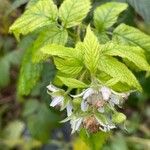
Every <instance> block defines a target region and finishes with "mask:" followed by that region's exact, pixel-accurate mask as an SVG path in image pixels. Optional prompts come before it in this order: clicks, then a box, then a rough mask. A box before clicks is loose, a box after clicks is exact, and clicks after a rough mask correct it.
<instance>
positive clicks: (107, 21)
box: [94, 2, 127, 31]
mask: <svg viewBox="0 0 150 150" xmlns="http://www.w3.org/2000/svg"><path fill="white" fill-rule="evenodd" d="M126 8H127V4H125V3H116V2H109V3H106V4H103V5H102V6H99V7H97V8H96V10H95V11H94V24H95V27H96V28H97V29H98V30H99V31H103V30H106V29H108V28H110V27H111V26H112V25H113V24H114V23H115V22H116V21H117V19H118V16H119V14H120V13H121V12H122V11H124V10H125V9H126Z"/></svg>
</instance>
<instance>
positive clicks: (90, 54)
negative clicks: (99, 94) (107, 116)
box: [0, 0, 150, 150]
mask: <svg viewBox="0 0 150 150" xmlns="http://www.w3.org/2000/svg"><path fill="white" fill-rule="evenodd" d="M108 1H109V2H108ZM118 1H119V2H118ZM27 2H28V3H27ZM120 2H126V3H120ZM103 3H104V4H103ZM127 3H128V4H129V6H128V4H127ZM24 4H27V5H26V6H25V5H24ZM5 5H7V8H6V7H5V8H6V9H4V10H6V13H3V12H2V14H6V15H4V16H3V15H2V16H3V17H1V11H3V9H1V11H0V19H1V18H2V19H1V20H2V21H1V23H0V25H1V24H2V26H1V27H0V32H1V33H2V36H1V35H0V39H1V38H4V37H5V35H6V36H8V35H7V32H8V26H9V25H10V23H11V22H12V21H11V20H12V18H11V17H12V16H13V17H14V16H15V17H16V13H17V14H19V13H20V10H21V12H22V8H24V6H25V10H24V13H23V14H22V15H21V16H20V17H19V18H18V19H17V20H16V21H15V22H14V24H13V25H12V26H11V27H10V29H9V32H10V33H14V35H15V37H16V38H17V40H18V41H19V42H20V44H19V45H18V47H15V48H14V44H16V43H15V42H14V39H12V37H5V38H4V40H1V41H2V42H0V49H1V50H2V51H1V52H0V90H1V91H0V99H1V100H0V104H1V103H2V104H3V103H4V106H0V109H1V110H0V120H2V123H1V126H2V127H1V126H0V129H1V130H3V131H2V132H1V133H0V141H1V142H0V149H1V147H3V148H4V149H5V147H6V149H11V148H16V147H17V146H19V147H21V148H22V149H33V148H40V147H41V146H42V145H43V144H48V145H49V142H50V141H49V139H50V138H51V135H52V134H51V133H53V131H52V130H53V129H54V128H56V125H57V122H58V121H59V120H60V117H58V116H59V115H58V112H55V111H54V110H52V108H47V106H46V105H45V102H47V104H48V103H49V98H50V97H49V96H48V95H47V92H46V88H45V87H46V86H47V85H48V84H49V82H52V83H53V84H55V85H56V86H59V89H61V90H62V91H61V92H62V93H63V91H64V92H65V93H63V94H62V95H63V96H64V97H65V99H64V105H63V107H62V108H61V110H63V109H64V108H65V107H67V105H68V104H71V105H73V108H74V114H75V115H76V114H79V116H80V115H83V114H84V112H82V111H81V108H80V104H81V100H82V98H81V97H80V98H70V96H73V95H74V94H79V93H80V92H81V93H82V92H84V90H85V89H88V88H89V87H93V85H95V84H97V83H98V85H102V86H107V87H109V88H110V89H112V90H113V91H116V92H117V93H118V92H119V93H120V92H122V93H123V92H131V91H140V92H144V93H143V94H141V93H138V92H136V93H134V94H133V95H131V98H129V101H128V103H127V104H126V105H127V106H126V105H125V108H126V109H125V110H123V112H124V113H125V114H126V115H127V116H128V119H131V121H130V120H129V121H127V122H126V124H127V127H128V129H129V133H128V134H127V133H120V131H117V132H115V133H113V134H109V133H106V134H105V133H104V132H98V133H96V134H90V136H89V137H88V136H87V133H85V132H82V130H81V132H80V133H79V134H80V137H77V138H76V140H75V141H74V140H73V141H72V142H73V148H74V149H79V147H78V145H79V144H82V145H83V149H88V148H89V149H93V150H97V149H104V150H105V149H106V150H107V149H114V150H117V149H118V147H122V149H125V150H126V149H137V150H138V149H140V148H141V149H149V144H148V143H149V140H148V139H144V138H149V135H148V131H145V130H147V125H146V123H147V122H145V121H144V120H143V121H141V120H140V119H139V116H138V117H136V119H133V118H132V116H131V117H129V116H130V114H128V113H129V112H130V111H131V112H130V113H133V114H134V113H135V111H142V112H144V110H143V108H144V107H145V105H146V99H148V98H149V88H148V83H149V77H148V78H147V79H146V78H145V75H146V73H147V76H148V74H149V71H150V66H149V50H150V45H149V43H150V36H149V35H148V34H146V33H144V32H142V31H141V30H144V31H146V32H147V33H148V32H149V31H148V29H147V28H146V26H145V25H144V23H146V24H149V18H150V16H149V14H150V13H149V7H148V6H149V2H148V1H147V0H144V1H143V2H142V3H140V2H138V1H134V0H133V1H131V0H126V1H125V0H113V2H112V1H111V0H101V1H98V0H91V1H90V0H86V1H81V0H64V1H60V0H55V1H53V0H30V1H28V0H20V1H18V0H15V1H14V2H13V4H12V5H10V2H9V1H8V0H7V2H5ZM21 5H23V6H22V7H20V6H21ZM2 7H3V6H2ZM0 8H1V7H0ZM16 8H17V10H16ZM134 9H135V10H134ZM134 11H135V12H134ZM131 12H134V13H132V14H131ZM11 14H12V16H11ZM137 14H138V15H140V17H142V18H143V20H144V21H145V22H142V20H141V18H140V19H139V16H138V17H137ZM8 15H9V16H8ZM10 16H11V17H10ZM129 18H130V19H131V21H130V23H129V22H128V21H129ZM13 19H14V18H13ZM126 19H127V20H126ZM8 20H9V21H8ZM3 22H4V23H3ZM137 27H140V28H139V29H138V28H137ZM3 35H4V36H3ZM23 36H25V37H23ZM6 39H7V41H6ZM5 43H6V45H5ZM7 43H9V44H7ZM10 50H13V51H10ZM19 67H20V71H19V72H20V74H19V76H18V81H16V77H15V78H14V76H16V75H14V72H15V73H16V72H18V68H19ZM14 70H15V71H14ZM12 71H13V72H12ZM95 81H96V82H95ZM16 82H17V91H16V92H15V91H13V90H14V86H15V85H14V84H16ZM7 86H8V87H7ZM12 87H13V88H12ZM5 89H6V90H5ZM11 90H12V92H11ZM9 92H10V94H11V93H13V96H9V94H8V93H9ZM48 92H49V91H48ZM61 92H60V93H61ZM7 94H8V95H7ZM50 94H52V93H50ZM54 94H55V93H54ZM57 94H58V96H59V93H56V95H57ZM14 95H17V98H16V99H17V100H18V102H22V104H19V109H22V108H24V109H23V112H22V111H21V112H20V111H19V112H18V110H17V109H18V108H17V109H16V107H15V105H16V101H15V100H14V97H15V96H14ZM3 96H4V98H3ZM5 96H6V99H5ZM7 96H8V99H7ZM24 96H28V97H24ZM9 97H10V99H11V97H13V98H12V103H9V104H7V103H6V104H5V100H6V102H7V101H8V102H9V101H10V100H9ZM30 98H31V99H30ZM52 99H53V95H52ZM25 100H27V101H25ZM18 102H17V103H18ZM144 102H145V103H144ZM121 103H122V102H121ZM131 107H136V108H137V110H135V109H134V110H133V109H132V108H131ZM142 107H143V108H142ZM13 108H14V110H15V112H16V111H17V112H16V113H19V114H20V116H19V117H17V118H19V119H15V114H14V113H15V112H14V113H13V116H14V117H13V120H14V121H9V119H8V120H7V119H5V116H6V118H7V112H10V111H14V110H13ZM148 108H149V107H148V106H147V109H148ZM130 109H131V110H130ZM113 111H114V112H117V111H118V108H117V109H116V108H115V110H113ZM76 112H78V113H76ZM91 112H92V111H91V110H89V111H88V112H87V114H88V115H89V114H90V113H91ZM10 113H11V112H10ZM92 113H93V112H92ZM109 113H110V112H109ZM61 114H62V113H61ZM85 114H86V113H85ZM85 114H84V115H85ZM87 114H86V115H87ZM96 115H97V114H95V116H96ZM147 115H148V114H142V115H140V117H143V116H144V117H145V118H148V116H147ZM8 116H9V115H8ZM114 116H115V117H114ZM114 116H113V117H114V118H113V121H114V120H115V121H114V122H121V123H122V122H124V120H125V118H126V117H125V116H123V114H122V113H120V115H118V114H117V113H115V114H114ZM61 117H63V116H61ZM99 117H100V121H104V120H103V119H104V118H102V115H100V116H99ZM72 118H73V117H72ZM68 120H69V119H68ZM104 122H105V121H104ZM132 123H133V124H132ZM140 123H142V124H144V129H143V128H142V127H141V126H140V125H139V124H140ZM6 124H7V126H6V127H5V125H6ZM118 126H119V127H120V128H123V126H121V125H120V124H119V125H118ZM15 127H16V128H17V130H16V128H15ZM139 130H140V132H142V134H143V135H142V137H138V136H139V133H138V132H139ZM69 132H70V131H69ZM86 132H87V131H86ZM118 132H119V133H118ZM7 133H9V134H7ZM26 134H27V135H26ZM69 134H70V133H69ZM140 134H141V133H140ZM12 135H13V136H14V137H13V138H12ZM128 135H129V136H130V135H134V136H133V137H132V136H131V138H130V137H129V136H128ZM65 136H66V135H65ZM136 136H137V137H136ZM113 137H114V138H113ZM26 138H28V141H27V140H26ZM12 139H13V140H12ZM115 139H119V140H115ZM59 140H61V141H62V139H58V141H59ZM107 141H108V142H107ZM139 141H140V142H139ZM83 142H84V143H83ZM52 143H53V141H52ZM133 143H136V144H137V145H135V144H133ZM67 144H68V143H67ZM67 144H66V145H67ZM71 144H72V143H71ZM50 145H51V144H50ZM54 145H57V146H58V147H60V148H61V149H62V148H63V147H65V148H66V149H68V146H65V142H64V141H63V142H62V143H59V142H58V143H57V142H56V143H55V142H54ZM65 148H64V149H65ZM48 149H51V147H50V148H49V147H48Z"/></svg>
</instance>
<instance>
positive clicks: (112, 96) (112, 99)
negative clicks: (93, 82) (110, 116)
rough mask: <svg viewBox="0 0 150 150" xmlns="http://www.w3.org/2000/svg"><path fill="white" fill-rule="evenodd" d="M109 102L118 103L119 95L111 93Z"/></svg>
mask: <svg viewBox="0 0 150 150" xmlns="http://www.w3.org/2000/svg"><path fill="white" fill-rule="evenodd" d="M110 102H111V103H114V104H115V105H119V97H118V96H116V95H111V98H110Z"/></svg>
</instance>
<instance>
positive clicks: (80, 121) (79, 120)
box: [75, 118, 83, 130]
mask: <svg viewBox="0 0 150 150" xmlns="http://www.w3.org/2000/svg"><path fill="white" fill-rule="evenodd" d="M82 120H83V119H82V118H79V119H78V120H77V122H76V128H75V130H78V129H79V127H80V125H81V123H82Z"/></svg>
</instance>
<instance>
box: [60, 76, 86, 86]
mask: <svg viewBox="0 0 150 150" xmlns="http://www.w3.org/2000/svg"><path fill="white" fill-rule="evenodd" d="M58 78H59V79H60V80H61V81H62V82H63V83H64V84H65V85H66V86H68V87H70V88H86V87H87V85H86V84H85V83H83V82H81V81H79V80H76V79H74V78H65V77H60V76H58Z"/></svg>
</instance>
